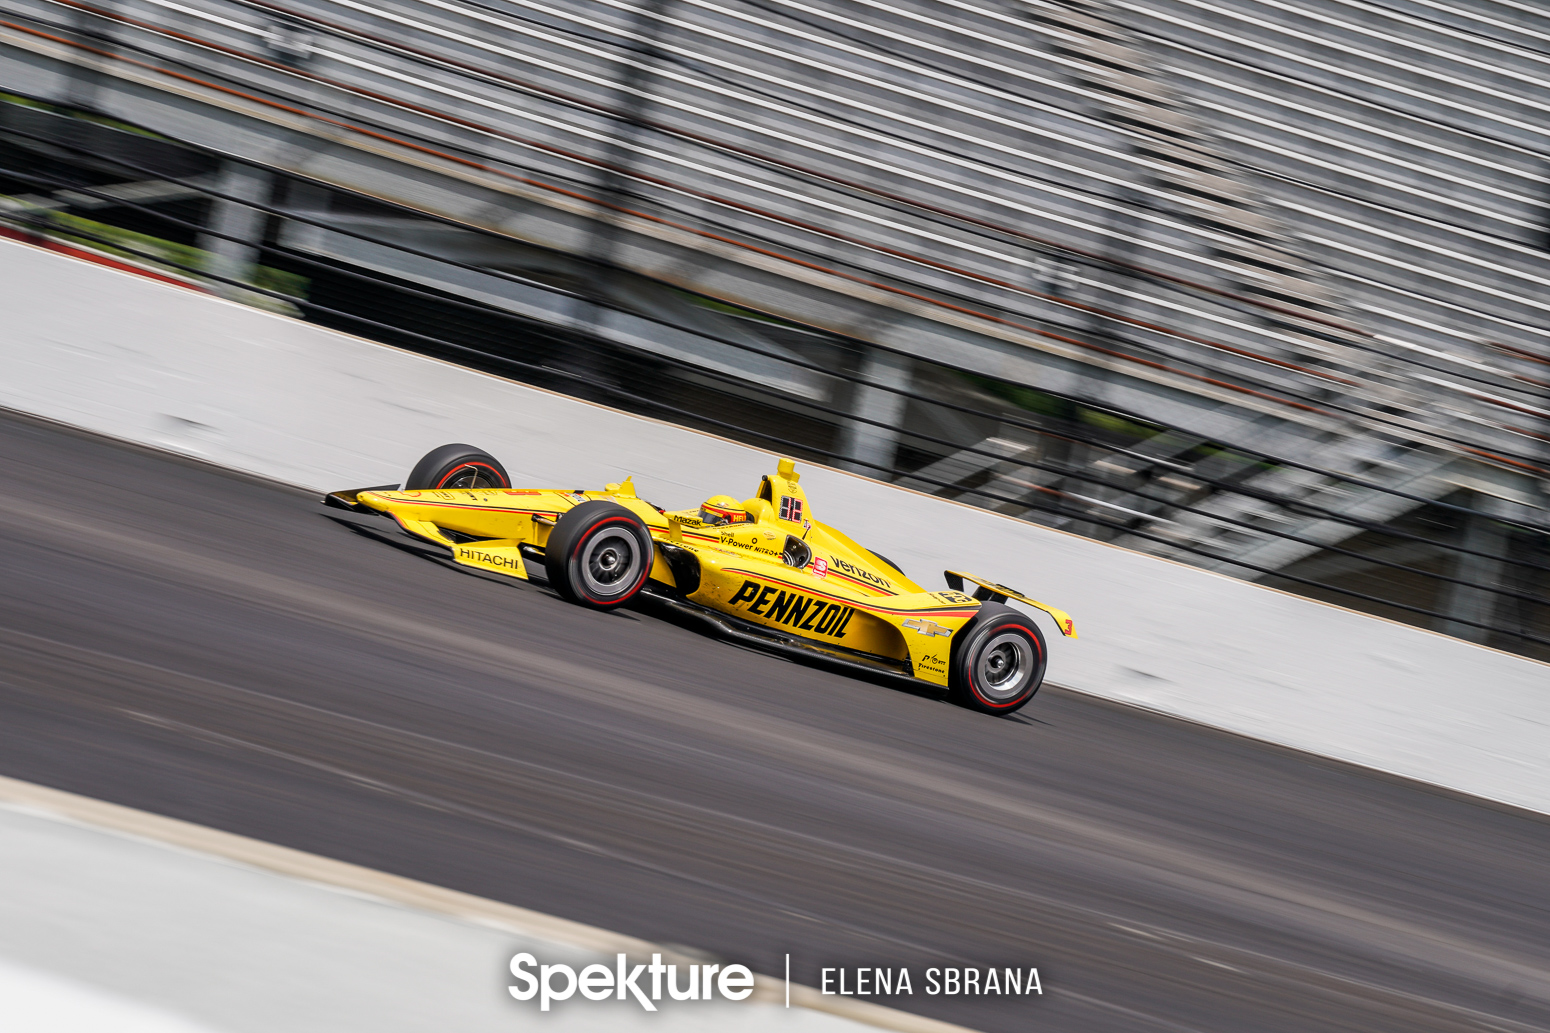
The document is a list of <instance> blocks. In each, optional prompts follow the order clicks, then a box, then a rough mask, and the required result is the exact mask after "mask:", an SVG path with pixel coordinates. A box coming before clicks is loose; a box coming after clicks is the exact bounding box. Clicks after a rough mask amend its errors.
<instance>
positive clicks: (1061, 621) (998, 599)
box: [942, 570, 1076, 638]
mask: <svg viewBox="0 0 1550 1033" xmlns="http://www.w3.org/2000/svg"><path fill="white" fill-rule="evenodd" d="M942 576H943V577H944V578H946V579H947V587H948V588H951V589H952V590H953V591H954V592H962V591H963V583H964V582H965V581H972V582H974V584H976V585H978V586H979V587H978V588H976V589H975V590H974V598H976V599H979V600H982V601H985V602H992V603H1004V602H1006V601H1007V600H1008V599H1016V600H1017V601H1018V602H1020V603H1027V604H1028V605H1029V606H1032V607H1033V608H1034V609H1036V610H1043V611H1044V612H1045V613H1047V614H1049V615H1050V617H1051V618H1053V619H1054V621H1055V626H1056V627H1058V628H1059V629H1060V633H1061V634H1062V635H1064V636H1065V637H1066V638H1076V624H1075V623H1074V622H1073V621H1072V620H1071V615H1070V614H1068V613H1066V611H1064V610H1057V609H1055V608H1054V607H1053V606H1046V605H1044V604H1043V603H1041V602H1039V601H1038V600H1037V599H1030V598H1028V597H1027V596H1026V595H1023V594H1022V593H1021V592H1019V591H1018V590H1017V589H1015V588H1008V587H1006V586H1005V585H998V584H996V583H995V582H994V581H985V580H983V579H982V578H977V577H975V576H974V575H973V574H964V573H962V572H960V571H956V570H944V571H942Z"/></svg>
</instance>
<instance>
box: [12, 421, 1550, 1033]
mask: <svg viewBox="0 0 1550 1033" xmlns="http://www.w3.org/2000/svg"><path fill="white" fill-rule="evenodd" d="M0 484H3V485H4V488H3V489H0V564H3V567H4V569H5V571H6V588H7V591H6V592H5V593H4V595H3V597H0V655H3V658H4V659H3V662H0V773H3V774H5V775H9V776H13V777H17V778H23V779H29V780H32V781H36V782H41V783H44V784H47V785H53V786H57V787H59V788H62V789H67V790H70V791H74V792H79V793H86V794H89V795H93V796H96V797H99V798H103V799H108V800H111V801H113V802H117V803H123V804H127V805H131V806H135V807H141V808H145V809H148V810H152V811H156V812H159V813H164V814H169V815H172V816H174V817H178V818H183V819H186V820H191V821H196V822H200V823H203V824H207V825H212V826H215V827H218V828H223V829H228V830H231V831H234V832H238V833H241V834H245V835H249V836H256V837H260V838H263V839H267V840H271V841H274V842H278V843H282V844H285V845H288V846H293V847H297V848H300V849H304V850H310V851H314V852H318V853H322V854H326V855H329V856H333V857H337V858H341V859H343V860H346V861H351V862H355V863H360V864H365V865H370V866H372V867H376V868H380V869H384V870H387V871H390V872H395V873H398V874H402V875H406V876H410V877H413V878H418V879H423V880H427V881H431V882H435V883H438V884H441V885H445V886H449V887H452V888H455V889H459V890H464V891H468V892H472V893H477V894H480V895H483V896H487V897H492V898H495V899H499V900H505V901H509V902H511V903H514V904H518V905H521V906H525V907H530V908H534V909H537V910H541V911H545V912H549V913H552V914H557V915H560V916H563V917H566V918H570V919H575V920H579V921H583V922H588V923H592V924H595V925H598V926H602V927H605V928H610V929H614V930H617V931H619V932H622V933H626V934H630V935H636V936H641V937H644V938H649V939H652V940H656V941H667V942H676V943H685V944H691V945H693V946H695V947H697V948H702V949H705V950H708V951H711V952H713V953H715V954H717V955H719V956H721V957H725V958H736V959H737V960H740V961H747V962H750V963H751V964H752V965H753V966H754V967H755V968H756V969H759V970H762V971H764V972H766V973H774V974H779V973H780V971H781V967H782V964H783V954H784V953H785V952H786V951H790V952H791V954H792V958H793V964H794V967H793V977H794V978H797V979H799V980H800V981H802V982H806V983H809V984H814V983H816V982H817V981H818V979H817V977H818V972H817V969H818V966H820V965H842V964H848V965H860V964H877V965H894V966H897V965H910V966H912V967H915V968H917V969H923V968H924V967H926V966H928V965H932V964H935V965H951V964H976V963H977V964H1023V965H1037V966H1038V967H1039V970H1040V973H1041V976H1042V978H1043V982H1044V986H1045V990H1046V994H1045V996H1044V997H1043V998H1042V999H1017V998H983V999H974V998H951V999H949V998H942V997H927V996H925V995H924V994H921V993H919V992H918V991H917V994H916V996H914V997H912V998H911V997H906V998H897V999H893V1000H891V1001H887V1002H883V1003H890V1004H893V1005H895V1006H898V1007H903V1008H905V1009H908V1010H914V1011H919V1012H922V1013H926V1014H931V1015H935V1016H937V1017H940V1018H944V1019H948V1020H950V1021H953V1022H957V1023H961V1024H964V1025H967V1026H971V1027H975V1028H979V1029H983V1030H987V1031H1002V1030H1005V1031H1012V1030H1026V1029H1030V1028H1037V1029H1041V1030H1061V1031H1082V1033H1097V1031H1107V1030H1112V1031H1121V1030H1123V1031H1127V1033H1130V1031H1148V1030H1203V1031H1204V1030H1222V1031H1244V1030H1254V1031H1263V1033H1274V1031H1281V1030H1285V1031H1292V1030H1297V1031H1305V1030H1313V1029H1317V1030H1351V1031H1355V1030H1361V1031H1386V1030H1393V1031H1396V1033H1398V1031H1404V1033H1416V1031H1443V1030H1449V1031H1451V1030H1460V1031H1463V1030H1475V1029H1486V1028H1490V1029H1498V1030H1509V1031H1525V1030H1542V1029H1550V976H1547V975H1546V973H1547V972H1550V946H1547V945H1550V913H1547V911H1546V909H1545V906H1544V893H1543V879H1542V874H1543V862H1544V844H1545V831H1546V822H1545V821H1544V820H1542V819H1538V818H1534V817H1531V816H1528V815H1525V814H1522V813H1520V812H1513V811H1510V810H1507V809H1503V808H1493V807H1487V806H1483V805H1480V804H1477V803H1474V802H1471V801H1468V800H1463V799H1459V798H1456V797H1451V796H1447V795H1443V794H1440V793H1436V792H1431V791H1427V790H1425V789H1422V788H1419V787H1417V786H1414V785H1411V784H1406V783H1400V782H1397V781H1394V780H1391V779H1384V778H1379V777H1375V776H1372V775H1369V774H1367V773H1364V772H1361V771H1356V770H1352V769H1348V768H1344V767H1339V766H1336V765H1334V764H1330V763H1324V762H1318V761H1315V760H1312V759H1309V758H1307V757H1303V756H1299V755H1293V754H1289V753H1287V752H1285V751H1281V750H1276V749H1272V748H1269V747H1265V746H1262V745H1260V744H1257V743H1253V742H1248V741H1244V740H1240V739H1235V738H1232V737H1230V736H1226V735H1223V734H1218V733H1213V732H1210V731H1208V730H1205V729H1201V728H1198V727H1195V726H1190V725H1185V724H1181V723H1177V722H1172V721H1168V720H1164V719H1160V718H1157V717H1153V716H1149V715H1146V714H1143V713H1138V712H1134V711H1131V710H1127V709H1121V708H1115V707H1111V706H1107V705H1103V704H1100V703H1097V702H1094V701H1092V700H1090V699H1087V698H1084V697H1082V696H1079V695H1075V694H1071V693H1066V692H1061V691H1059V690H1046V692H1045V693H1044V694H1043V695H1041V696H1040V698H1039V699H1037V700H1036V701H1035V702H1034V704H1033V706H1031V707H1030V708H1029V710H1028V711H1027V712H1026V713H1027V716H1026V718H1025V719H1012V720H995V719H990V718H983V717H980V716H977V715H974V714H971V713H968V712H966V711H961V710H958V709H955V708H951V707H948V706H944V705H942V704H940V703H938V702H936V701H934V700H932V699H930V698H926V697H917V696H912V695H909V694H907V693H904V692H900V691H896V690H893V689H888V688H883V687H880V686H875V685H871V684H868V683H865V682H860V681H855V680H851V679H847V678H843V677H839V676H836V675H831V674H828V673H825V672H821V671H817V670H813V669H809V668H806V667H803V666H799V665H795V664H790V663H787V662H784V661H782V660H779V659H776V658H773V657H767V656H763V655H760V654H756V653H750V652H747V651H744V650H740V649H736V648H733V647H730V646H727V645H725V644H722V643H719V642H715V641H711V640H708V639H705V638H703V637H701V636H699V635H698V634H695V633H693V632H691V631H689V630H686V629H683V628H679V627H676V626H673V625H671V624H665V623H662V622H661V621H659V620H657V619H655V618H654V617H651V616H649V615H648V614H645V613H640V612H629V613H617V614H612V615H605V614H601V613H597V612H593V611H587V610H582V609H580V608H577V607H573V606H568V605H565V604H563V603H561V602H559V601H558V600H557V599H555V598H554V597H553V596H551V595H550V594H548V593H547V592H546V591H544V590H543V589H541V588H539V587H536V586H521V585H512V584H507V583H497V582H496V581H495V580H493V579H490V580H485V579H481V578H477V577H470V576H468V575H466V574H462V573H458V572H454V571H453V570H450V569H448V568H447V567H446V566H444V565H441V564H439V563H438V562H433V561H431V560H430V559H428V558H427V557H426V555H423V554H420V553H419V551H418V549H417V547H415V546H413V545H411V544H409V543H407V542H405V545H404V548H403V549H402V550H394V549H386V548H383V547H382V545H381V544H380V543H376V542H371V541H368V540H366V539H365V538H364V537H361V536H360V535H358V534H356V533H354V532H352V531H351V530H349V529H348V528H346V527H342V526H340V525H339V524H337V523H335V522H333V521H331V520H329V519H328V518H327V517H326V516H325V515H324V514H323V513H322V512H321V511H319V510H318V508H317V507H316V503H315V500H313V499H312V498H310V497H306V496H303V495H301V494H299V493H294V492H291V491H289V490H286V489H281V488H276V487H273V486H268V485H263V484H258V483H254V482H251V481H248V480H244V479H240V478H238V477H235V476H232V475H228V474H225V473H222V472H220V471H217V470H213V469H210V468H205V467H200V466H197V465H194V464H191V463H188V462H184V461H181V460H175V459H170V458H166V457H163V456H159V455H154V454H150V453H146V452H141V451H137V450H134V449H130V448H127V447H124V446H121V445H117V444H113V443H110V442H105V441H102V440H100V439H95V438H91V437H87V436H84V435H80V434H76V433H72V432H66V431H62V430H59V429H56V428H53V427H50V426H46V425H43V424H39V423H36V422H33V421H30V420H24V419H21V418H18V417H6V418H3V419H0ZM645 488H646V486H643V490H644V489H645ZM658 501H659V502H673V501H675V500H658ZM499 964H500V959H494V960H493V961H492V969H491V971H492V979H493V978H495V975H494V973H497V972H498V968H499Z"/></svg>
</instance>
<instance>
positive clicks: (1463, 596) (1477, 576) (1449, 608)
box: [1437, 492, 1509, 642]
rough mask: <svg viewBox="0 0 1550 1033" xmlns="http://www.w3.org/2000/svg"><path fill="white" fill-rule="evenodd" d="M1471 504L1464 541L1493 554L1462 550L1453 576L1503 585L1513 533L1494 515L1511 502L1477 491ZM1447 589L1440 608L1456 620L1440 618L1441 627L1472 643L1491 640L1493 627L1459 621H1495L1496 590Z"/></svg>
mask: <svg viewBox="0 0 1550 1033" xmlns="http://www.w3.org/2000/svg"><path fill="white" fill-rule="evenodd" d="M1470 507H1471V508H1472V509H1473V510H1474V512H1473V513H1471V514H1470V515H1469V516H1467V517H1465V518H1464V541H1463V543H1462V544H1463V546H1464V548H1466V549H1472V550H1474V551H1475V552H1483V553H1488V554H1489V555H1486V556H1476V555H1471V554H1470V553H1459V554H1458V556H1457V559H1456V560H1455V562H1454V565H1453V576H1454V577H1456V578H1459V579H1461V580H1464V581H1471V582H1474V583H1475V584H1477V585H1500V584H1501V582H1502V573H1503V571H1502V567H1503V565H1504V564H1505V563H1506V560H1507V547H1508V545H1509V532H1508V530H1507V528H1506V526H1505V525H1503V524H1500V523H1498V522H1497V521H1496V520H1495V519H1494V518H1495V517H1499V516H1506V515H1507V512H1506V511H1507V503H1505V502H1503V501H1502V500H1501V499H1498V498H1495V497H1494V496H1491V495H1482V494H1479V493H1478V492H1477V493H1475V495H1474V496H1473V498H1472V500H1471V502H1470ZM1446 588H1447V591H1446V592H1444V593H1443V599H1442V606H1441V607H1439V608H1440V609H1441V610H1442V612H1443V613H1445V614H1447V615H1448V617H1451V618H1455V619H1453V620H1447V619H1443V620H1440V621H1439V622H1438V625H1437V630H1438V631H1441V632H1442V633H1444V634H1446V635H1454V636H1456V637H1458V638H1462V639H1468V640H1469V641H1471V642H1485V641H1487V640H1488V639H1489V638H1490V637H1491V632H1490V630H1489V629H1487V628H1476V627H1471V626H1470V625H1468V624H1460V623H1458V621H1459V620H1470V621H1479V622H1480V623H1482V624H1492V623H1494V621H1493V618H1494V617H1495V615H1496V604H1497V600H1498V598H1499V597H1498V596H1497V595H1496V593H1494V592H1489V591H1487V590H1485V589H1484V588H1472V587H1470V586H1469V585H1454V584H1450V585H1447V586H1446Z"/></svg>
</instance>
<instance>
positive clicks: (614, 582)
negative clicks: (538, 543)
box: [544, 499, 653, 610]
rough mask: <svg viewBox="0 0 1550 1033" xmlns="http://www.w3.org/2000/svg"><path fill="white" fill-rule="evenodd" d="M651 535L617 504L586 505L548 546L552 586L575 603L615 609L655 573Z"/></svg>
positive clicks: (565, 519)
mask: <svg viewBox="0 0 1550 1033" xmlns="http://www.w3.org/2000/svg"><path fill="white" fill-rule="evenodd" d="M652 558H653V551H652V544H651V532H650V531H648V530H647V529H646V525H645V523H644V522H643V521H642V520H641V518H640V517H638V516H636V515H635V514H634V513H632V512H630V511H629V510H628V509H625V508H624V507H623V506H621V505H619V504H618V503H615V502H604V501H602V500H601V499H599V500H597V501H593V502H583V503H582V504H581V505H579V506H577V507H576V508H575V509H572V510H570V511H569V512H567V513H565V514H563V515H562V516H561V517H560V519H559V521H558V522H557V523H556V524H555V525H554V531H553V532H552V533H550V535H549V541H548V544H546V545H545V546H544V572H545V573H546V574H547V575H548V576H549V586H550V587H551V588H553V589H554V590H555V591H556V592H558V593H560V595H561V596H563V597H564V598H566V599H568V600H570V601H571V602H573V603H580V604H581V605H582V606H590V607H592V608H593V609H597V610H611V609H613V608H614V607H616V606H622V605H624V604H625V603H627V602H629V601H630V600H631V599H633V598H634V597H635V596H636V595H637V594H638V593H639V592H640V590H641V589H642V588H643V587H645V584H646V579H647V578H648V577H649V576H650V575H651V563H652Z"/></svg>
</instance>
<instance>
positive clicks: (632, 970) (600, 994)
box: [506, 953, 754, 1011]
mask: <svg viewBox="0 0 1550 1033" xmlns="http://www.w3.org/2000/svg"><path fill="white" fill-rule="evenodd" d="M511 974H512V975H513V976H515V977H516V980H517V985H514V986H508V987H507V988H506V989H507V990H509V991H510V992H511V996H513V997H515V998H516V999H517V1000H519V1001H531V1000H532V999H533V998H534V997H537V998H538V1010H539V1011H548V1010H549V1006H550V1005H551V1004H552V1003H553V1002H555V1001H568V1000H570V999H571V998H572V997H574V996H575V995H576V994H577V992H580V994H581V996H582V997H584V998H586V999H587V1000H589V1001H606V1000H608V999H609V998H613V999H615V1000H619V1001H623V1000H626V999H629V998H631V997H633V998H634V1000H635V1003H636V1004H638V1005H640V1006H641V1007H642V1008H643V1009H645V1010H646V1011H656V1010H657V1002H658V1001H660V1000H662V991H663V989H664V988H665V989H666V990H667V996H668V998H669V999H670V1000H674V1001H711V1000H715V999H716V998H717V997H718V996H720V997H721V998H722V999H724V1000H728V1001H741V1000H743V999H744V998H746V997H747V996H748V995H749V994H751V993H753V985H754V978H753V973H752V972H750V971H749V969H748V966H747V965H684V966H681V967H680V966H678V965H664V964H662V955H660V954H653V955H652V956H651V964H649V965H634V966H631V965H630V963H629V959H628V958H626V957H625V955H623V954H620V955H619V956H618V960H617V964H616V967H614V968H609V967H608V966H607V965H603V964H593V965H587V966H586V967H585V968H583V969H582V970H581V971H580V972H577V971H576V970H575V969H574V968H571V967H570V966H569V965H543V964H540V963H539V961H538V959H537V958H535V957H534V956H533V955H531V954H527V953H522V954H516V955H513V956H512V959H511Z"/></svg>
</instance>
